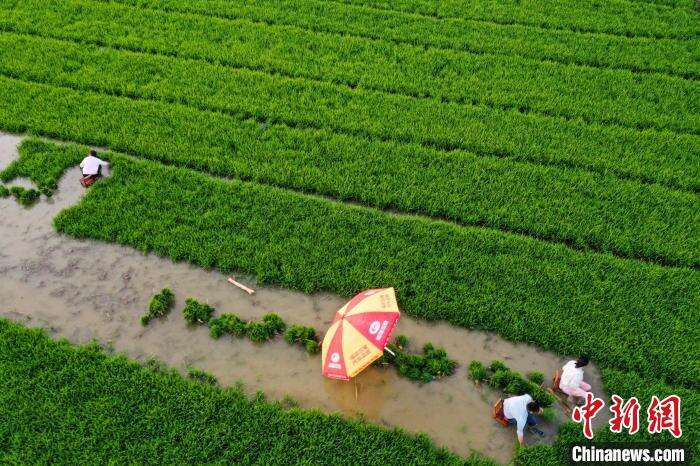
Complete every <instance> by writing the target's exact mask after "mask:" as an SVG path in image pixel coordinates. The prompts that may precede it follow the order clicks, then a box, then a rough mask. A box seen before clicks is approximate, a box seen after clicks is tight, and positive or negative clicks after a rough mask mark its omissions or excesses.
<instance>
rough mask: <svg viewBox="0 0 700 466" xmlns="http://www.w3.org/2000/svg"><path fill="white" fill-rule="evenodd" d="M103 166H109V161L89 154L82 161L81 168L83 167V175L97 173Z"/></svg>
mask: <svg viewBox="0 0 700 466" xmlns="http://www.w3.org/2000/svg"><path fill="white" fill-rule="evenodd" d="M101 166H104V167H107V166H109V163H107V162H105V161H104V160H100V159H98V158H97V157H93V156H92V155H88V156H87V157H85V158H84V159H83V161H82V162H80V168H82V169H83V175H97V173H98V172H99V169H100V167H101Z"/></svg>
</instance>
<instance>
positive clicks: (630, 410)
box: [608, 395, 639, 435]
mask: <svg viewBox="0 0 700 466" xmlns="http://www.w3.org/2000/svg"><path fill="white" fill-rule="evenodd" d="M612 401H613V404H612V406H610V411H612V413H613V417H612V419H610V420H609V421H608V424H610V431H611V432H615V433H618V434H619V433H620V432H622V429H623V428H625V429H627V431H628V433H629V434H630V435H633V434H636V433H637V432H638V431H639V400H637V398H636V397H634V396H633V397H632V398H630V399H629V400H627V402H625V400H624V399H622V398H621V397H619V396H617V395H613V396H612Z"/></svg>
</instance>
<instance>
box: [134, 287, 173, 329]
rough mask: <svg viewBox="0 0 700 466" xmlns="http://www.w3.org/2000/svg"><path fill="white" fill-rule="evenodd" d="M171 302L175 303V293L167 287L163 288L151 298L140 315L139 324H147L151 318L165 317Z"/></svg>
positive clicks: (170, 307)
mask: <svg viewBox="0 0 700 466" xmlns="http://www.w3.org/2000/svg"><path fill="white" fill-rule="evenodd" d="M173 304H175V294H174V293H173V292H172V290H170V289H169V288H163V289H162V290H161V292H160V293H158V294H157V295H155V296H154V297H153V298H152V299H151V302H150V304H149V305H148V311H147V312H146V314H144V315H143V316H141V324H142V325H148V323H149V322H150V321H151V319H159V318H161V317H165V316H166V315H167V314H168V313H169V312H170V309H172V307H173Z"/></svg>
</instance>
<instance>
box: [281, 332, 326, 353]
mask: <svg viewBox="0 0 700 466" xmlns="http://www.w3.org/2000/svg"><path fill="white" fill-rule="evenodd" d="M284 340H285V341H286V342H287V343H289V344H290V345H292V344H295V343H298V344H301V345H302V346H303V347H304V349H306V352H307V353H309V354H316V353H318V351H319V350H320V349H321V346H320V345H319V342H318V334H317V333H316V329H314V328H313V327H304V326H303V325H292V326H290V327H288V328H287V330H286V331H285V332H284Z"/></svg>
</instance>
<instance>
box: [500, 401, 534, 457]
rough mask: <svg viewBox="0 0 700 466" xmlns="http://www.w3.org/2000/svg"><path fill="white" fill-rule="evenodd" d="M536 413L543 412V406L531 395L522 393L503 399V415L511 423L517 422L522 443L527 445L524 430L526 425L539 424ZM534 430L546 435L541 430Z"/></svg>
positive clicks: (517, 433) (518, 434) (519, 439)
mask: <svg viewBox="0 0 700 466" xmlns="http://www.w3.org/2000/svg"><path fill="white" fill-rule="evenodd" d="M535 414H542V406H540V404H539V403H538V402H537V401H533V400H532V397H531V396H530V395H527V394H525V395H520V396H514V397H511V398H506V399H505V400H503V415H504V416H505V418H506V419H508V423H509V424H515V425H516V427H517V429H516V435H517V436H518V442H519V443H520V445H525V440H524V438H523V431H524V430H525V426H526V425H527V426H531V427H532V426H534V425H536V424H537V418H535V416H534V415H535ZM533 430H534V431H535V432H536V433H537V434H538V435H544V434H543V433H542V432H541V431H539V430H537V429H534V427H533Z"/></svg>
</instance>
